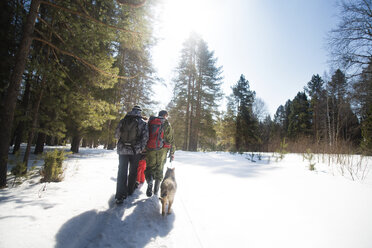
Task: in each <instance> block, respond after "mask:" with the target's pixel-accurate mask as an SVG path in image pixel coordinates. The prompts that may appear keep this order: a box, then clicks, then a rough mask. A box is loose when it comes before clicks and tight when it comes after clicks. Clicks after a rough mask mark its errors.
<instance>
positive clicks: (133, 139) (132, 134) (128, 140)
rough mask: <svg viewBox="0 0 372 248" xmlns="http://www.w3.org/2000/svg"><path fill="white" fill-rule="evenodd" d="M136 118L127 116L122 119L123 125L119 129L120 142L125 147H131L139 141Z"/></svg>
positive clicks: (137, 120) (137, 119)
mask: <svg viewBox="0 0 372 248" xmlns="http://www.w3.org/2000/svg"><path fill="white" fill-rule="evenodd" d="M139 118H140V117H138V116H133V115H127V116H125V117H124V122H123V125H122V126H121V128H120V140H121V142H123V144H124V145H125V146H130V147H133V146H134V145H135V144H136V143H137V142H138V140H139V130H138V124H139Z"/></svg>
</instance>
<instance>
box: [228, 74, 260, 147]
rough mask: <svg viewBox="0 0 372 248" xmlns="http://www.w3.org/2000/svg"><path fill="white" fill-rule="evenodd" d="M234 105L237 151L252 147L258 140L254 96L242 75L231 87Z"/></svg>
mask: <svg viewBox="0 0 372 248" xmlns="http://www.w3.org/2000/svg"><path fill="white" fill-rule="evenodd" d="M232 90H233V93H232V96H233V99H234V105H235V108H236V113H237V116H236V136H235V145H236V149H237V150H238V151H244V150H245V151H247V150H249V149H254V147H256V145H257V144H258V143H259V142H260V139H259V137H258V135H257V130H258V120H257V118H256V117H255V116H254V114H253V102H254V99H255V96H256V93H255V92H254V91H251V90H250V86H249V81H248V80H246V79H245V77H244V75H241V76H240V79H239V81H238V82H237V83H236V84H235V85H234V86H233V87H232Z"/></svg>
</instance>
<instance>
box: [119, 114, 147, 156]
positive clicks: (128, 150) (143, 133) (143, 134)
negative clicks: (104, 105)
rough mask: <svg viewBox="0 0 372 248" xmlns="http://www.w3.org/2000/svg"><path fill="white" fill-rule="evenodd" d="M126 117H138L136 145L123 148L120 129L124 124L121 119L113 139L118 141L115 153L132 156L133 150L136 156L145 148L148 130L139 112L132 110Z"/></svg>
mask: <svg viewBox="0 0 372 248" xmlns="http://www.w3.org/2000/svg"><path fill="white" fill-rule="evenodd" d="M127 115H129V116H138V117H140V118H139V122H138V130H139V137H138V141H137V143H136V144H135V145H134V147H133V148H132V147H128V146H124V144H123V142H121V140H120V129H121V127H122V125H123V123H124V119H122V120H121V121H120V122H119V124H118V127H117V128H116V131H115V138H116V139H118V140H119V141H118V144H117V153H118V154H120V155H134V152H133V149H134V151H135V153H136V154H140V153H141V152H142V151H143V150H144V149H145V147H146V144H147V140H148V139H149V129H148V126H147V123H146V122H145V121H144V120H143V119H142V117H141V112H140V111H138V110H132V111H130V112H129V113H128V114H127Z"/></svg>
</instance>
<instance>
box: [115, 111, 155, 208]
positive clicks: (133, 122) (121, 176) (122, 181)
mask: <svg viewBox="0 0 372 248" xmlns="http://www.w3.org/2000/svg"><path fill="white" fill-rule="evenodd" d="M141 112H142V109H141V107H139V106H134V107H133V109H132V111H130V112H129V113H128V114H127V115H126V116H125V117H124V119H122V120H121V121H120V122H119V124H118V127H117V128H116V131H115V138H116V139H118V140H119V141H118V144H117V153H118V154H119V169H118V177H117V183H116V195H115V199H116V203H117V204H121V203H123V201H124V200H125V199H126V198H127V196H128V195H131V194H133V191H134V190H135V184H136V178H137V168H138V162H139V160H140V158H141V153H142V152H143V151H144V150H145V148H146V144H147V140H148V138H149V131H148V126H147V123H146V122H145V121H144V120H143V119H142V116H141ZM128 163H129V176H128Z"/></svg>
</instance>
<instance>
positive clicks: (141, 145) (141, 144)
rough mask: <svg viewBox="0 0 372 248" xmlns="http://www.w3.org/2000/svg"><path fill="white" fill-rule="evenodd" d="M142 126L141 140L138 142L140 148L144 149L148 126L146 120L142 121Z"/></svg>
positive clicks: (147, 136) (147, 137)
mask: <svg viewBox="0 0 372 248" xmlns="http://www.w3.org/2000/svg"><path fill="white" fill-rule="evenodd" d="M142 123H143V128H142V132H141V142H140V149H141V151H144V150H145V148H146V145H147V141H148V140H149V127H148V125H147V123H146V122H144V121H142Z"/></svg>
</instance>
